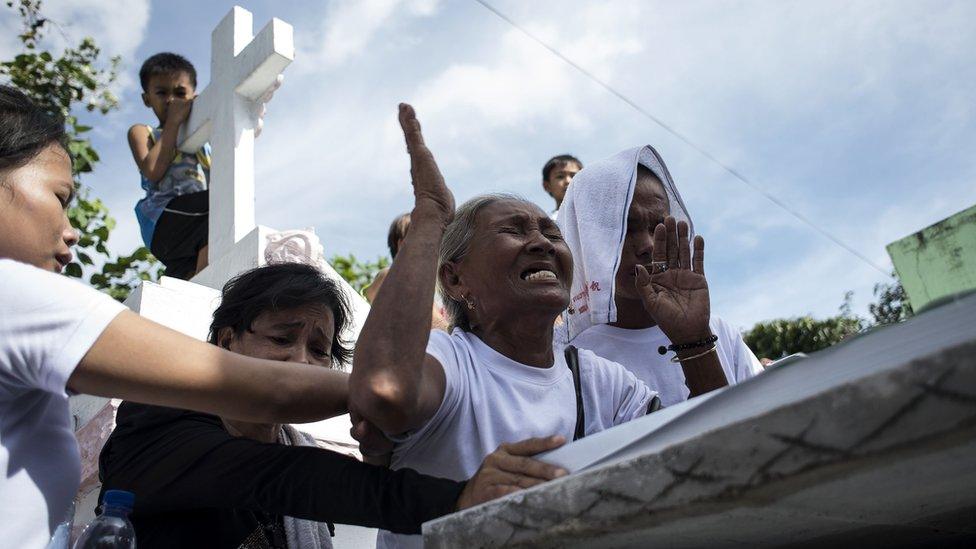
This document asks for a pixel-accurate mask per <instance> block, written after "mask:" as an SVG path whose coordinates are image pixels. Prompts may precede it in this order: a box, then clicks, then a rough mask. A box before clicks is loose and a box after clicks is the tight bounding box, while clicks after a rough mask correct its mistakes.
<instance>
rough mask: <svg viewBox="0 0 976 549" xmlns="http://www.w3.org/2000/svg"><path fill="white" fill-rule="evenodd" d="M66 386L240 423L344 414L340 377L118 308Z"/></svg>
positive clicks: (295, 420) (344, 380)
mask: <svg viewBox="0 0 976 549" xmlns="http://www.w3.org/2000/svg"><path fill="white" fill-rule="evenodd" d="M68 388H69V389H71V390H72V391H75V392H78V393H88V394H91V395H96V396H105V397H112V398H121V399H125V400H132V401H135V402H143V403H146V404H157V405H160V406H169V407H172V408H185V409H190V410H199V411H201V412H208V413H211V414H216V415H220V416H224V417H228V418H231V419H238V420H242V421H253V422H260V423H304V422H309V421H316V420H319V419H324V418H328V417H333V416H337V415H340V414H343V413H345V412H346V402H347V396H348V376H347V374H345V373H343V372H340V371H336V370H330V369H328V368H320V367H312V366H308V365H302V364H289V363H286V362H276V361H273V360H262V359H257V358H251V357H246V356H243V355H239V354H236V353H232V352H230V351H227V350H224V349H221V348H220V347H217V346H216V345H210V344H209V343H204V342H202V341H198V340H196V339H193V338H191V337H189V336H186V335H183V334H181V333H179V332H176V331H174V330H171V329H169V328H166V327H164V326H161V325H159V324H156V323H155V322H152V321H150V320H147V319H145V318H142V317H141V316H139V315H137V314H135V313H133V312H131V311H122V312H121V313H119V315H118V316H117V317H115V319H114V320H112V321H111V322H110V323H109V325H108V327H106V328H105V330H104V331H103V332H102V334H101V335H100V336H99V337H98V339H97V340H96V341H95V344H94V345H92V347H91V348H90V349H89V350H88V352H87V353H86V354H85V356H84V358H82V360H81V362H80V363H79V364H78V367H77V368H75V370H74V372H73V373H72V375H71V377H70V378H68Z"/></svg>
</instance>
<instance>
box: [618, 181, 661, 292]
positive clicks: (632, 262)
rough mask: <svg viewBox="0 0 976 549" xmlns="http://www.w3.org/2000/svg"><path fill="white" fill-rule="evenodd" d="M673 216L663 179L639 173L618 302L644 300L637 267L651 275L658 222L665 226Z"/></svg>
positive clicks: (631, 210)
mask: <svg viewBox="0 0 976 549" xmlns="http://www.w3.org/2000/svg"><path fill="white" fill-rule="evenodd" d="M669 213H670V203H669V202H668V194H667V192H666V191H665V190H664V185H663V184H662V183H661V180H660V179H658V178H657V177H655V176H654V174H653V173H652V172H651V171H650V170H647V169H641V170H638V172H637V185H636V186H635V187H634V198H633V200H631V202H630V210H629V211H628V212H627V235H626V236H625V237H624V245H623V250H622V251H621V253H620V267H619V268H618V269H617V277H616V291H615V299H618V300H621V299H624V300H640V299H641V297H640V294H639V293H638V292H637V286H636V284H635V280H636V268H637V265H643V266H644V267H645V268H646V269H647V272H651V252H652V251H653V250H654V244H653V243H654V228H655V227H657V225H658V223H664V218H665V217H667V216H668V214H669Z"/></svg>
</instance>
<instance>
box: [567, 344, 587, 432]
mask: <svg viewBox="0 0 976 549" xmlns="http://www.w3.org/2000/svg"><path fill="white" fill-rule="evenodd" d="M564 352H565V354H566V365H567V366H569V371H570V372H572V373H573V387H574V388H575V389H576V431H575V432H574V433H573V440H579V439H581V438H583V437H585V436H586V415H585V414H584V412H583V387H582V385H581V384H580V368H579V349H577V348H576V346H575V345H567V346H566V349H565V351H564Z"/></svg>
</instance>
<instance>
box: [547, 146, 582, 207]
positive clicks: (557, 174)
mask: <svg viewBox="0 0 976 549" xmlns="http://www.w3.org/2000/svg"><path fill="white" fill-rule="evenodd" d="M582 169H583V163H582V162H580V160H579V159H578V158H576V157H575V156H573V155H570V154H561V155H559V156H554V157H552V158H550V159H549V161H548V162H546V165H545V166H543V167H542V188H543V189H545V190H546V192H547V193H549V196H551V197H552V198H553V200H555V201H556V208H555V209H553V210H552V213H551V215H552V218H553V219H555V218H556V213H557V212H558V211H559V206H560V205H562V203H563V197H564V196H566V189H567V188H569V182H570V181H572V180H573V177H574V176H575V175H576V174H577V173H579V171H580V170H582Z"/></svg>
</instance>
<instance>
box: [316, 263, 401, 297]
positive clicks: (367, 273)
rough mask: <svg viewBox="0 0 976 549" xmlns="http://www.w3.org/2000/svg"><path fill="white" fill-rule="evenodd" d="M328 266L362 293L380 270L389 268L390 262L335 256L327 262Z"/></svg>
mask: <svg viewBox="0 0 976 549" xmlns="http://www.w3.org/2000/svg"><path fill="white" fill-rule="evenodd" d="M329 264H331V265H332V268H334V269H335V270H336V272H338V273H339V275H340V276H341V277H342V278H344V279H346V282H348V283H349V284H350V285H351V286H352V287H353V288H355V289H356V291H357V292H362V291H363V288H365V287H366V286H368V285H369V284H370V282H372V281H373V279H374V278H376V273H378V272H380V270H382V269H385V268H386V267H389V266H390V260H389V259H387V258H386V257H383V256H380V257H378V258H376V261H374V262H369V261H365V262H364V261H359V260H358V259H356V256H355V255H353V254H349V255H348V256H342V255H335V256H332V259H330V260H329Z"/></svg>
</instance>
